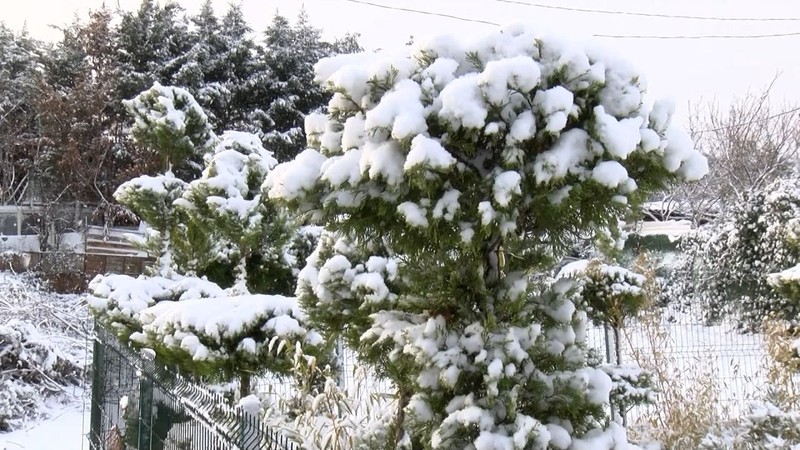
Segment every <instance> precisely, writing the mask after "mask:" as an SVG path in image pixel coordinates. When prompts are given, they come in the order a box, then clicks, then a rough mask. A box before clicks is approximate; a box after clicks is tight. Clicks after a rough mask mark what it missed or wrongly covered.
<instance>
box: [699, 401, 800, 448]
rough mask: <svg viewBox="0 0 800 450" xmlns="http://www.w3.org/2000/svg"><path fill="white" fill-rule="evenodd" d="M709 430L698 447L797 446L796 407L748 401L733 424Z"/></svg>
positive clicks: (799, 422)
mask: <svg viewBox="0 0 800 450" xmlns="http://www.w3.org/2000/svg"><path fill="white" fill-rule="evenodd" d="M721 428H722V429H720V430H716V431H714V432H712V433H709V434H708V435H707V436H706V437H705V438H704V439H703V441H702V442H701V443H700V449H702V450H795V449H797V448H800V411H787V410H785V409H783V408H781V407H779V406H776V405H774V404H772V403H770V402H763V403H761V402H759V403H752V404H751V405H750V410H749V411H748V412H747V414H745V415H744V416H743V417H741V418H740V419H738V420H736V421H735V422H734V423H733V424H731V425H730V426H727V427H721Z"/></svg>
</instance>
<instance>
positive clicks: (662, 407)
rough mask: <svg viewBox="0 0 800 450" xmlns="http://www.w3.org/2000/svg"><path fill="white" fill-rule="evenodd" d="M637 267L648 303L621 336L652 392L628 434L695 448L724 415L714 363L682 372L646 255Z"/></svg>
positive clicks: (702, 363) (666, 444)
mask: <svg viewBox="0 0 800 450" xmlns="http://www.w3.org/2000/svg"><path fill="white" fill-rule="evenodd" d="M636 271H637V272H638V273H641V274H643V275H645V276H646V277H647V280H648V281H647V284H646V285H645V290H646V292H647V298H648V302H647V304H646V305H645V306H644V308H643V309H642V312H641V313H640V314H639V315H638V317H636V318H635V322H636V333H635V336H634V332H633V330H632V329H630V328H629V327H623V328H622V329H621V330H620V334H621V336H622V338H623V339H624V340H625V341H626V343H627V345H628V347H629V348H631V349H632V350H631V357H632V358H633V361H634V362H635V363H636V364H638V365H639V366H640V367H642V368H643V369H645V370H647V371H648V372H650V373H651V375H652V381H653V386H652V387H653V389H654V390H655V392H656V395H655V402H654V404H653V405H652V406H650V407H648V408H647V410H646V413H645V414H642V415H641V416H640V417H638V418H636V419H635V420H632V421H631V423H629V432H630V434H631V436H632V438H633V439H634V440H639V441H641V442H648V441H657V442H660V443H661V445H662V446H663V447H662V448H664V449H666V450H673V449H674V450H685V449H695V448H698V447H699V444H700V441H701V440H702V438H703V437H704V436H705V435H706V433H707V432H708V430H709V429H711V428H712V427H714V426H716V424H718V423H720V421H722V420H724V419H725V418H726V417H725V416H726V415H727V411H726V410H725V408H724V407H722V406H721V402H720V386H719V385H718V384H717V382H716V380H717V379H718V375H719V374H718V373H716V364H714V363H713V361H702V360H701V359H698V360H697V361H696V364H695V365H694V367H695V370H693V371H692V372H693V373H691V374H686V373H682V369H681V365H680V364H679V363H678V361H677V359H676V357H675V355H676V351H675V342H674V340H673V339H672V338H671V336H670V335H669V332H668V330H667V328H666V327H664V325H663V324H664V322H663V318H662V312H661V308H659V307H657V306H656V300H657V298H658V286H657V283H656V282H655V273H654V271H653V269H652V266H651V265H650V264H649V262H648V261H647V258H646V256H644V255H642V256H640V258H639V259H638V261H637V267H636ZM687 375H689V376H687Z"/></svg>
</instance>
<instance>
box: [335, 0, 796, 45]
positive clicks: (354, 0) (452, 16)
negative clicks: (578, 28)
mask: <svg viewBox="0 0 800 450" xmlns="http://www.w3.org/2000/svg"><path fill="white" fill-rule="evenodd" d="M344 1H346V2H350V3H357V4H361V5H367V6H372V7H376V8H382V9H387V10H393V11H402V12H409V13H415V14H423V15H428V16H435V17H444V18H448V19H454V20H459V21H462V22H473V23H479V24H483V25H493V26H500V24H499V23H497V22H492V21H489V20H482V19H472V18H469V17H462V16H457V15H455V14H446V13H437V12H432V11H425V10H421V9H413V8H405V7H399V6H390V5H384V4H380V3H374V2H370V1H365V0H344ZM495 1H497V2H503V3H512V4H523V5H528V6H535V5H534V4H531V3H525V2H519V1H516V0H495ZM559 8H561V7H559ZM585 11H586V12H588V11H595V12H600V11H603V12H610V11H604V10H585ZM581 12H584V11H581ZM631 14H633V13H631ZM637 14H638V13H637ZM642 14H644V13H642ZM671 17H676V18H678V17H680V18H684V17H685V18H689V17H695V18H699V17H701V16H671ZM798 20H800V19H798ZM592 36H594V37H599V38H607V39H671V40H677V39H766V38H781V37H795V36H800V31H796V32H787V33H764V34H704V35H647V34H635V35H628V34H602V33H600V34H593V35H592Z"/></svg>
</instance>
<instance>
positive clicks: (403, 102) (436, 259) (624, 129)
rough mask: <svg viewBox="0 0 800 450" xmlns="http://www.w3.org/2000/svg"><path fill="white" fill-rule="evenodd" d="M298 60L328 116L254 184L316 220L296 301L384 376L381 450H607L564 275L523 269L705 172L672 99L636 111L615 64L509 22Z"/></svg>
mask: <svg viewBox="0 0 800 450" xmlns="http://www.w3.org/2000/svg"><path fill="white" fill-rule="evenodd" d="M316 70H317V79H318V80H319V81H321V82H322V83H323V84H324V85H325V86H327V88H328V89H329V90H330V91H331V94H332V97H331V100H330V102H329V105H328V111H329V112H328V114H327V115H310V116H308V117H307V118H306V134H307V136H308V142H309V148H308V149H307V150H305V151H304V152H303V153H301V154H299V155H298V156H297V158H296V159H295V160H294V161H292V162H289V163H285V164H281V165H279V166H277V167H276V168H275V169H274V170H273V171H271V172H270V174H269V175H268V176H267V178H266V183H265V189H266V190H267V192H268V195H269V197H270V198H271V199H273V200H278V201H281V202H283V203H284V204H286V205H288V206H290V207H292V208H294V209H295V210H297V211H299V212H301V213H303V214H305V217H307V218H308V219H309V220H311V221H313V222H315V223H317V224H319V225H322V226H324V227H325V228H326V229H327V233H326V234H324V235H323V237H322V239H321V240H320V243H319V246H318V247H317V250H316V251H315V252H314V254H312V255H311V257H310V258H309V260H308V265H307V266H306V268H305V269H304V270H303V271H302V272H301V273H300V278H299V282H298V284H299V286H298V295H299V300H300V302H301V304H302V305H303V306H304V308H305V309H306V312H307V313H308V315H309V319H310V321H311V323H313V324H314V326H315V327H318V328H319V329H320V330H323V331H324V332H325V333H326V335H327V337H328V338H329V339H335V338H337V337H339V336H342V337H344V338H345V339H346V340H347V342H348V343H349V345H351V346H352V347H353V348H355V349H356V351H357V352H358V354H359V357H360V358H361V360H362V361H363V362H364V363H366V364H369V365H370V366H371V367H372V368H373V369H375V370H376V372H377V373H379V374H381V375H384V376H387V377H389V378H390V379H391V380H392V381H393V382H394V383H395V385H396V386H397V388H398V391H399V402H400V409H399V411H398V414H397V416H396V417H395V420H394V423H393V424H391V427H393V429H394V433H389V434H388V435H390V436H392V437H393V439H392V441H391V442H389V443H387V448H388V447H392V448H393V447H395V445H399V446H403V447H411V448H438V449H465V448H473V449H478V450H485V449H497V448H504V449H505V448H509V449H510V448H515V449H549V448H572V449H582V448H591V449H612V448H625V447H624V446H626V445H627V440H626V437H625V432H624V430H623V429H622V427H621V426H619V425H617V424H615V423H612V422H611V421H610V419H609V418H608V417H607V416H606V413H605V407H606V406H607V405H608V403H609V401H610V396H611V395H612V391H614V390H615V389H614V381H612V379H611V377H610V376H609V375H608V374H607V373H606V372H605V371H603V370H602V369H601V368H599V367H598V366H597V364H596V363H595V362H593V360H592V358H590V357H589V352H588V350H587V348H586V345H585V339H586V335H585V329H586V324H587V320H588V319H587V315H586V312H585V311H583V310H581V308H582V307H583V302H576V301H574V300H573V294H572V293H573V291H574V289H575V282H574V281H570V280H560V281H558V282H549V283H544V282H535V281H534V280H535V279H537V280H538V279H541V278H543V277H541V276H537V277H535V276H534V275H541V274H543V273H546V272H547V271H548V270H549V269H550V268H552V267H553V264H554V262H556V261H557V260H558V259H560V258H561V256H562V255H563V254H564V252H565V251H566V250H567V248H568V247H569V245H571V243H572V242H573V241H574V239H575V238H577V237H585V236H587V235H588V236H596V237H598V238H600V237H602V238H603V239H607V238H608V237H609V236H612V237H615V236H616V235H617V223H618V220H619V219H620V218H621V217H623V216H624V215H626V214H628V213H630V212H631V210H632V209H633V208H635V206H636V203H637V202H639V201H640V200H642V199H643V198H645V196H646V195H647V194H648V193H650V192H652V190H654V189H656V188H658V187H661V186H663V185H665V184H666V183H669V182H671V181H673V180H691V179H696V178H699V177H702V176H703V175H704V174H705V172H706V171H707V163H706V161H705V158H704V157H702V156H701V155H700V154H699V153H698V152H696V151H695V150H694V149H693V147H692V142H691V140H690V139H689V138H688V136H687V135H686V134H685V133H684V132H682V131H681V130H679V129H678V128H676V127H674V126H672V125H671V107H669V105H666V104H662V103H656V105H655V106H654V107H653V108H652V109H651V110H648V109H647V108H645V107H644V106H642V105H643V97H642V96H643V89H642V86H641V84H640V77H639V75H638V74H637V73H635V72H633V71H631V70H630V69H629V68H628V67H627V65H625V64H624V63H622V62H620V61H618V60H616V59H613V58H610V57H606V56H604V55H603V54H601V53H598V52H596V51H591V52H586V51H583V50H581V49H577V48H574V47H572V46H570V45H569V44H566V43H563V42H559V41H557V40H553V39H549V38H542V37H540V36H539V35H537V34H535V33H534V32H533V31H532V30H530V29H528V28H525V27H513V28H508V29H505V30H503V31H502V32H496V33H492V34H490V35H488V36H486V37H484V38H482V39H479V40H477V41H476V42H473V43H470V44H463V43H461V42H458V41H457V40H456V39H454V38H452V37H441V38H437V39H433V40H430V41H428V42H426V43H423V44H421V45H417V46H415V47H414V48H406V50H405V52H404V53H399V54H381V53H378V54H362V55H351V56H344V57H338V58H332V59H325V60H322V61H321V62H320V63H319V64H318V65H317V66H316Z"/></svg>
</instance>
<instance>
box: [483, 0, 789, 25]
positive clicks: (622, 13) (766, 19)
mask: <svg viewBox="0 0 800 450" xmlns="http://www.w3.org/2000/svg"><path fill="white" fill-rule="evenodd" d="M494 1H496V2H500V3H510V4H514V5H524V6H530V7H533V8H543V9H555V10H559V11H571V12H581V13H590V14H610V15H620V16H636V17H658V18H662V19H691V20H714V21H723V22H798V21H800V17H710V16H691V15H682V14H659V13H643V12H634V11H613V10H607V9H587V8H573V7H568V6H555V5H544V4H541V3H528V2H523V1H520V0H494Z"/></svg>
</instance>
